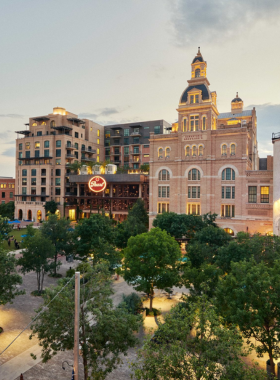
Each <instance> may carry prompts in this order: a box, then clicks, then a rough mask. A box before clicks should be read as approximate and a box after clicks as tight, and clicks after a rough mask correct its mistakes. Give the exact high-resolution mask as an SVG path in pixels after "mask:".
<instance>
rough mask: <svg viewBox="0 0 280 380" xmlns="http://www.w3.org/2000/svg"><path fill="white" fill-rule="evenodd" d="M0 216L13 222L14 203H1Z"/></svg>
mask: <svg viewBox="0 0 280 380" xmlns="http://www.w3.org/2000/svg"><path fill="white" fill-rule="evenodd" d="M0 215H1V216H2V217H6V218H8V219H11V220H14V215H15V202H8V203H3V204H1V205H0Z"/></svg>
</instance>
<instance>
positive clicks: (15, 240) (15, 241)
mask: <svg viewBox="0 0 280 380" xmlns="http://www.w3.org/2000/svg"><path fill="white" fill-rule="evenodd" d="M14 243H15V247H17V239H14Z"/></svg>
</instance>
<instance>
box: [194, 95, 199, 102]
mask: <svg viewBox="0 0 280 380" xmlns="http://www.w3.org/2000/svg"><path fill="white" fill-rule="evenodd" d="M195 102H196V103H199V97H198V95H195Z"/></svg>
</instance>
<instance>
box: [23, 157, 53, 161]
mask: <svg viewBox="0 0 280 380" xmlns="http://www.w3.org/2000/svg"><path fill="white" fill-rule="evenodd" d="M45 158H47V159H49V158H53V157H52V156H37V157H36V156H32V157H21V158H20V157H18V159H19V160H40V159H45Z"/></svg>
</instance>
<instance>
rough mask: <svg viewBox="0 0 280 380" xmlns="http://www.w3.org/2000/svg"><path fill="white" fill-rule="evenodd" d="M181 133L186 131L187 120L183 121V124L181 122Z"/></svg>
mask: <svg viewBox="0 0 280 380" xmlns="http://www.w3.org/2000/svg"><path fill="white" fill-rule="evenodd" d="M182 127H183V128H182V131H183V132H186V131H187V119H183V122H182Z"/></svg>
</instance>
